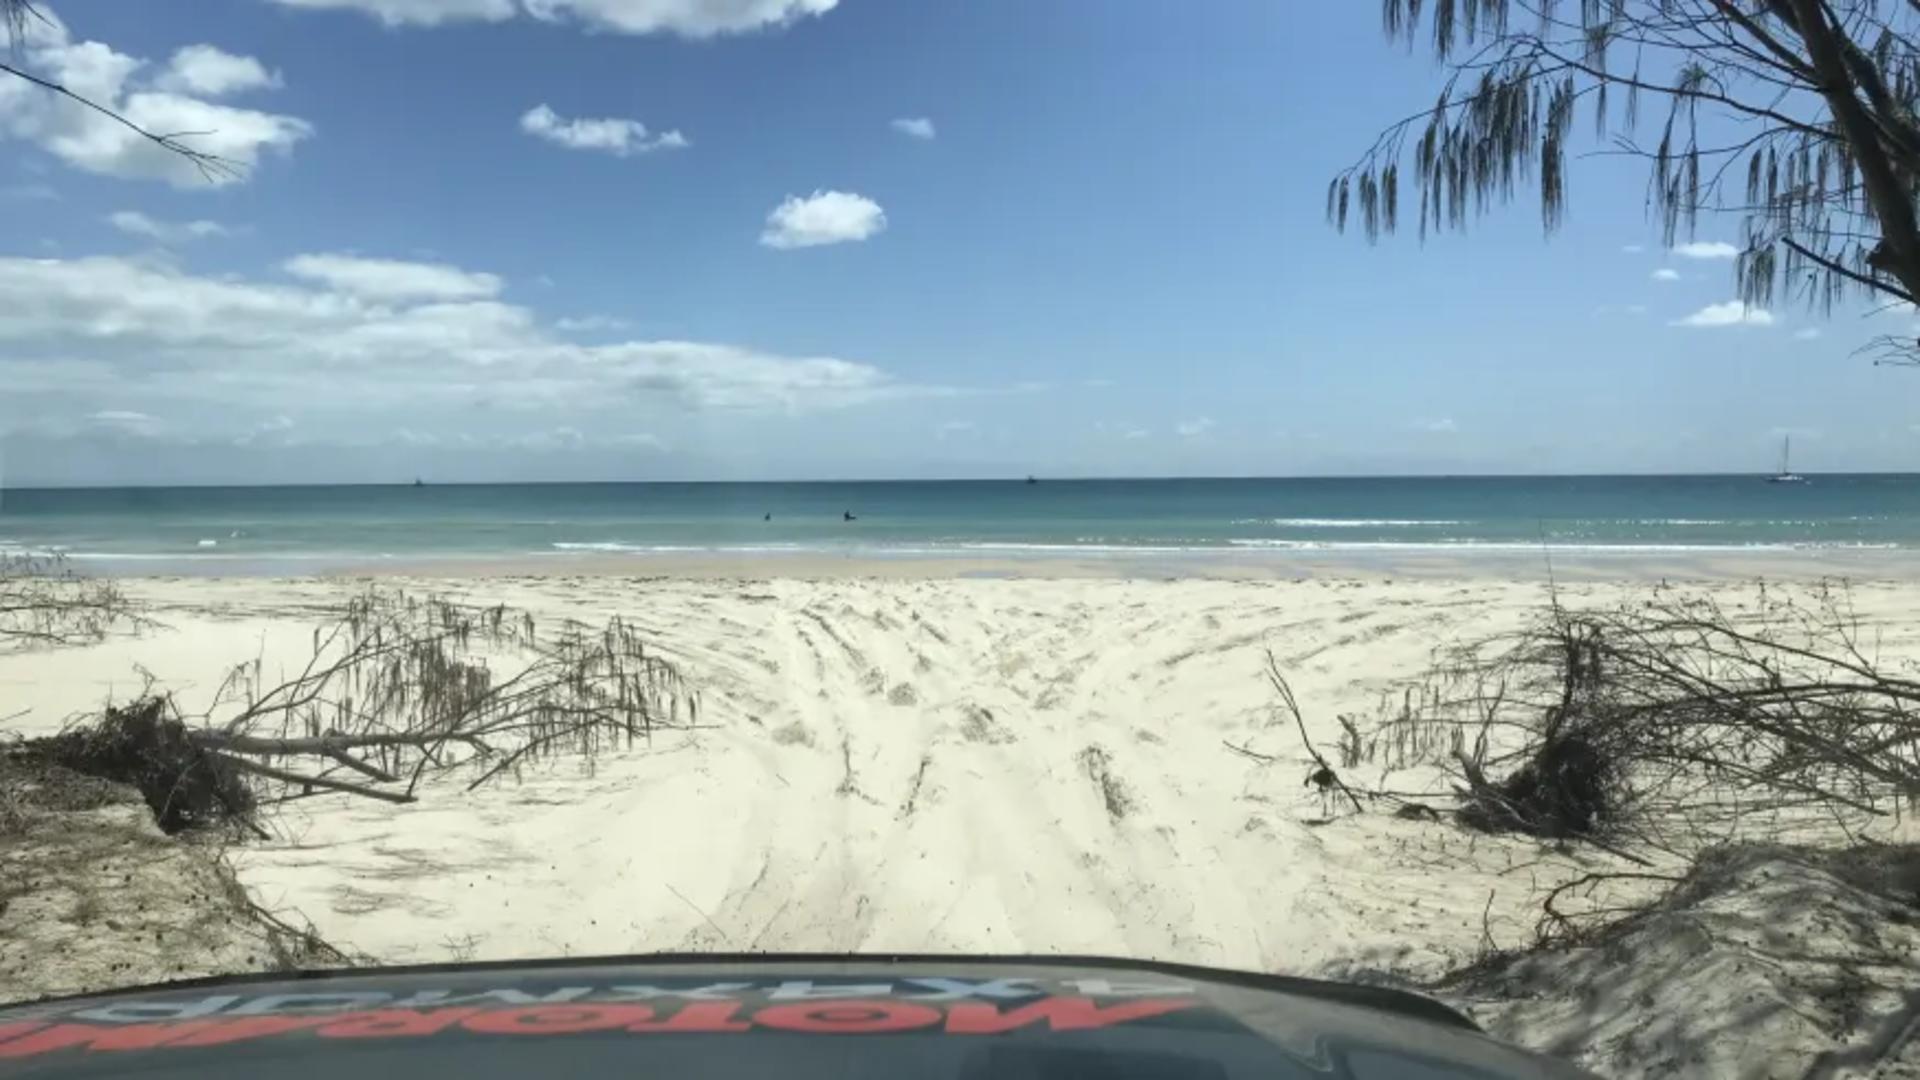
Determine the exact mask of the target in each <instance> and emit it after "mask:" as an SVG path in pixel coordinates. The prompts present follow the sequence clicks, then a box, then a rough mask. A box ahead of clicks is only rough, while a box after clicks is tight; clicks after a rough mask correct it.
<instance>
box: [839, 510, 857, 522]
mask: <svg viewBox="0 0 1920 1080" xmlns="http://www.w3.org/2000/svg"><path fill="white" fill-rule="evenodd" d="M840 520H841V521H859V520H860V519H859V518H857V517H854V516H853V511H851V510H842V511H841V512H840Z"/></svg>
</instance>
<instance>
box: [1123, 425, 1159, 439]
mask: <svg viewBox="0 0 1920 1080" xmlns="http://www.w3.org/2000/svg"><path fill="white" fill-rule="evenodd" d="M1120 437H1121V438H1123V439H1129V440H1139V439H1147V438H1152V437H1153V432H1151V431H1148V430H1147V429H1146V428H1137V427H1130V428H1123V429H1121V432H1120Z"/></svg>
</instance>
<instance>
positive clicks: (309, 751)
mask: <svg viewBox="0 0 1920 1080" xmlns="http://www.w3.org/2000/svg"><path fill="white" fill-rule="evenodd" d="M263 668H264V665H263V663H262V661H260V660H257V659H256V660H253V661H249V662H248V663H245V664H242V665H240V666H238V667H237V668H235V669H234V670H233V671H232V672H231V673H230V675H229V676H228V678H227V680H226V681H225V683H224V684H223V685H222V686H221V687H220V689H219V691H218V692H217V693H216V695H215V699H214V702H213V704H212V706H211V708H210V710H209V711H208V712H207V713H205V714H202V715H196V716H182V715H181V714H180V713H179V712H178V711H177V709H176V708H175V707H174V705H173V702H172V700H171V699H170V698H168V697H167V696H165V695H164V694H159V693H154V692H153V691H152V690H151V689H150V690H149V692H148V693H146V694H145V695H143V696H142V697H141V698H140V699H139V700H137V701H135V702H133V703H131V704H129V705H126V706H123V707H119V708H113V709H109V710H108V711H107V713H106V715H105V716H103V717H102V718H100V719H99V720H97V721H93V722H91V723H88V724H85V725H83V726H80V727H77V728H74V729H72V730H69V731H67V732H65V733H62V734H60V735H57V736H53V737H50V738H45V739H37V740H28V741H26V742H25V743H23V744H21V746H20V747H19V748H17V749H16V750H14V751H12V753H13V754H15V755H16V756H18V755H26V756H29V757H33V758H36V759H39V760H44V761H48V762H52V763H57V764H60V765H64V766H66V767H68V768H72V769H74V770H76V771H79V772H84V773H87V774H89V775H94V776H101V777H105V778H108V779H112V780H117V781H123V782H126V783H130V784H133V785H134V786H136V787H138V788H139V789H140V791H141V793H142V795H143V796H145V798H146V800H147V803H148V805H149V806H151V807H152V808H153V811H154V814H155V817H156V818H157V819H158V820H159V821H160V824H161V826H162V827H163V828H165V829H167V830H168V831H169V832H173V831H177V830H179V829H183V828H190V827H193V826H197V825H204V824H209V823H212V822H215V821H234V822H239V823H242V824H246V825H249V826H251V827H253V828H255V830H256V831H257V830H258V826H257V825H256V824H254V822H253V815H254V813H255V811H256V810H257V809H260V808H263V807H268V806H272V805H275V804H278V803H281V802H284V801H287V800H289V799H297V798H305V797H308V796H312V795H319V794H328V793H343V794H349V795H355V796H361V797H367V798H373V799H380V800H384V801H387V802H395V803H404V802H411V801H413V800H414V799H415V797H416V791H417V789H418V787H419V785H420V783H421V782H422V780H423V779H425V778H426V777H429V776H433V775H440V774H445V773H448V772H451V771H453V770H456V769H462V768H468V769H471V770H472V771H473V774H474V775H473V779H472V780H471V782H470V783H469V785H468V786H469V788H472V787H477V786H479V785H480V784H483V783H486V782H487V781H489V780H491V779H494V778H495V777H498V776H501V775H503V774H509V773H517V772H518V771H519V770H520V769H521V767H522V766H524V765H526V764H529V763H531V762H535V761H540V760H543V759H546V758H550V757H554V756H559V755H574V756H579V757H582V758H584V759H587V760H592V759H593V758H594V757H595V756H596V755H598V754H599V753H602V752H604V751H607V750H612V749H617V748H620V747H629V746H632V745H634V744H635V743H636V742H640V741H644V740H647V739H650V738H651V737H652V735H653V733H654V731H656V730H659V729H665V728H685V727H688V726H690V725H691V724H692V723H693V721H694V716H695V709H696V705H697V699H696V698H695V697H694V696H693V695H692V694H691V693H690V692H689V691H688V690H687V689H686V687H685V686H684V684H683V682H682V680H681V677H680V673H679V670H678V669H677V668H676V667H675V666H674V665H673V664H672V663H671V662H669V661H668V660H666V659H665V658H663V657H661V656H660V655H658V653H657V652H656V651H654V650H652V649H651V648H650V647H649V646H648V645H647V644H646V642H645V641H644V640H643V639H642V638H641V637H640V635H639V634H638V633H637V632H636V631H635V630H634V629H633V628H632V627H631V626H630V625H629V624H627V623H626V622H624V621H623V620H621V619H619V618H615V619H612V620H610V621H609V622H608V623H607V625H605V626H604V627H600V628H597V629H596V628H590V627H587V626H585V625H583V624H580V623H577V622H571V621H570V622H567V623H565V624H563V625H562V626H561V627H560V628H559V629H558V630H557V632H555V633H553V634H552V635H542V634H540V633H539V632H538V628H537V627H536V625H535V623H534V620H533V618H532V616H530V615H527V614H525V613H523V612H516V611H513V610H511V609H508V608H505V607H471V606H467V605H461V604H456V603H452V602H448V601H444V600H439V599H433V598H426V599H421V598H416V597H412V596H408V595H406V594H404V593H399V592H370V593H367V594H365V595H363V596H361V597H358V598H356V599H354V600H353V601H352V602H351V603H350V604H348V606H347V608H346V610H345V612H344V613H343V614H342V615H341V617H340V618H339V619H338V620H336V621H335V622H334V623H332V624H331V625H329V626H325V627H322V628H320V629H319V630H316V631H315V633H314V635H313V645H312V650H311V653H310V655H309V656H307V657H306V659H305V660H304V666H303V667H302V668H301V669H300V670H299V672H298V674H296V675H294V676H292V677H291V678H284V679H278V680H269V679H267V678H265V676H264V670H263Z"/></svg>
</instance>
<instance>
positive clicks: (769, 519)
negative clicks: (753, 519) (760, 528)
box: [760, 514, 773, 521]
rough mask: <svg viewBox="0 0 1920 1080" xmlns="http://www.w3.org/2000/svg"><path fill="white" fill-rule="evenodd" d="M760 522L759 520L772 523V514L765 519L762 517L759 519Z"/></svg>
mask: <svg viewBox="0 0 1920 1080" xmlns="http://www.w3.org/2000/svg"><path fill="white" fill-rule="evenodd" d="M760 520H761V521H772V520H773V515H772V514H768V515H767V516H766V517H763V518H761V519H760Z"/></svg>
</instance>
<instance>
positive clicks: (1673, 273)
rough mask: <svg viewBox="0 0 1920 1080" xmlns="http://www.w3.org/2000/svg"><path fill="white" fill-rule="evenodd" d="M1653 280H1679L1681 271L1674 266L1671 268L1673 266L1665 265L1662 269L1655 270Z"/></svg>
mask: <svg viewBox="0 0 1920 1080" xmlns="http://www.w3.org/2000/svg"><path fill="white" fill-rule="evenodd" d="M1653 280H1655V281H1679V280H1680V271H1678V270H1675V269H1673V268H1671V267H1667V266H1663V267H1661V268H1660V269H1658V270H1655V271H1654V272H1653Z"/></svg>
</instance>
